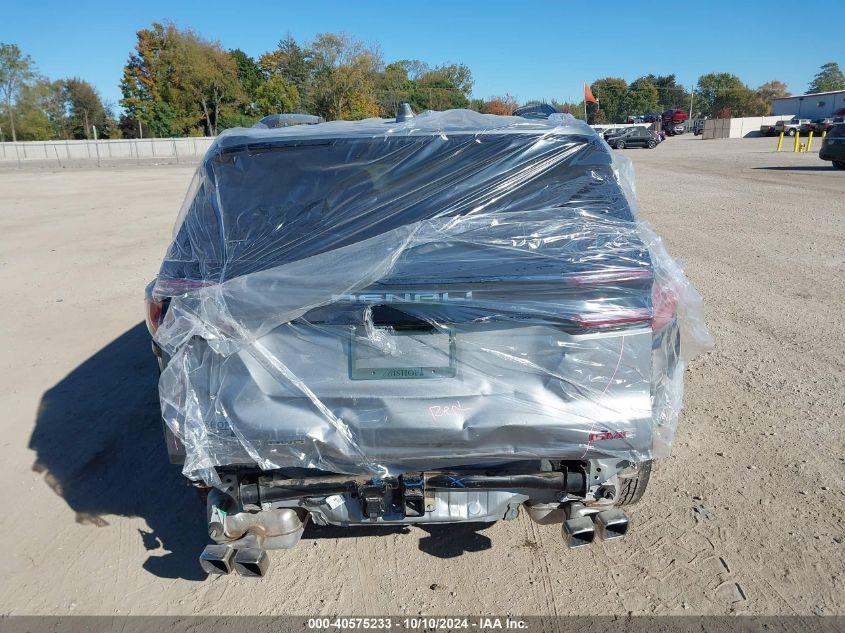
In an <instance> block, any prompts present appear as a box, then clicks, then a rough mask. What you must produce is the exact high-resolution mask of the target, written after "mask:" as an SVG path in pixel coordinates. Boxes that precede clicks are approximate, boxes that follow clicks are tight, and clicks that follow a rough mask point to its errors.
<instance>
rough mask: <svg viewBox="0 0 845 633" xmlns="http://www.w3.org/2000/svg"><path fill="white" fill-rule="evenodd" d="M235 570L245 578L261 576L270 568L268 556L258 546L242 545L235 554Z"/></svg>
mask: <svg viewBox="0 0 845 633" xmlns="http://www.w3.org/2000/svg"><path fill="white" fill-rule="evenodd" d="M234 563H235V571H236V572H238V573H239V574H240V575H241V576H246V577H247V578H261V577H262V576H264V575H265V574H266V573H267V570H268V569H269V568H270V557H269V556H268V555H267V551H266V550H264V549H261V548H260V547H244V548H243V549H239V550H238V553H237V554H235V561H234Z"/></svg>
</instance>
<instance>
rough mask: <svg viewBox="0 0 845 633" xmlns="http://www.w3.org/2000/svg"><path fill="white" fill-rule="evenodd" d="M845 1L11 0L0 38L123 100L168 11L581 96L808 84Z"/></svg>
mask: <svg viewBox="0 0 845 633" xmlns="http://www.w3.org/2000/svg"><path fill="white" fill-rule="evenodd" d="M842 2H843V0H837V1H832V0H817V1H812V0H809V1H805V2H795V1H794V0H791V1H790V2H779V1H773V0H770V1H767V2H742V1H739V2H737V0H733V1H729V2H723V1H721V0H710V1H709V2H707V3H706V5H702V4H701V3H689V2H686V3H685V2H680V3H673V2H662V3H657V4H655V5H652V6H653V7H654V8H653V10H644V8H645V7H646V6H647V3H645V4H644V3H641V2H630V1H628V2H619V3H616V2H613V1H610V2H604V3H595V2H577V1H576V2H544V3H539V2H538V3H528V2H518V1H514V0H509V1H507V2H499V1H497V0H488V1H486V2H458V1H455V2H432V3H425V2H417V3H413V2H407V1H404V2H403V1H399V2H391V1H381V2H377V3H376V2H317V1H314V0H312V1H309V2H302V1H299V2H265V3H249V6H251V7H262V8H261V9H260V10H258V9H248V8H247V5H246V3H244V4H240V3H237V2H225V3H222V2H221V3H216V2H214V1H212V0H207V1H206V2H194V1H185V2H179V1H176V2H174V1H172V0H171V1H170V2H165V1H164V0H147V1H146V2H144V1H141V2H132V3H123V2H114V1H111V2H93V1H85V0H80V1H77V2H54V1H52V0H45V1H35V2H28V3H27V2H15V3H4V4H6V6H5V7H4V8H3V9H2V20H0V42H14V43H17V44H18V45H19V46H20V47H21V48H22V49H23V50H24V51H25V52H26V53H28V54H30V55H31V56H32V57H33V59H34V60H35V61H36V63H37V65H38V68H39V70H40V71H41V72H42V73H43V74H45V75H47V76H48V77H50V78H51V79H58V78H61V77H68V76H79V77H82V78H83V79H87V80H88V81H90V82H92V83H93V84H94V85H95V86H96V87H97V88H98V89H99V91H100V92H101V94H102V95H103V97H104V98H105V99H107V100H109V101H111V102H113V103H115V104H116V103H117V101H118V100H119V98H120V90H119V87H118V83H119V81H120V76H121V72H122V68H123V65H124V63H125V62H126V58H127V56H128V54H129V52H130V51H131V50H132V48H133V47H134V45H135V32H136V31H137V30H138V29H140V28H144V27H146V26H148V25H149V24H150V23H151V22H153V21H162V20H171V21H173V22H175V23H176V24H177V25H179V26H181V27H184V26H190V27H192V28H194V29H195V30H197V31H199V32H200V33H201V34H202V35H204V36H205V37H207V38H209V39H217V40H219V41H220V42H221V43H222V44H223V46H225V47H226V48H241V49H243V50H244V51H246V52H247V53H249V54H250V55H254V56H257V55H259V54H260V53H262V52H265V51H268V50H271V49H272V48H274V47H275V45H276V43H277V42H278V40H279V39H280V38H281V37H283V36H284V35H285V33H287V32H288V31H289V32H291V33H292V34H293V35H294V36H295V37H296V38H297V39H300V40H302V39H310V38H312V37H313V36H314V35H315V34H317V33H321V32H325V31H346V32H347V33H350V34H351V35H354V36H356V37H358V38H360V39H362V40H364V41H367V42H374V43H378V44H380V46H381V50H382V52H383V55H384V58H385V60H386V61H388V62H389V61H392V60H395V59H405V58H416V59H422V60H424V61H426V62H429V63H431V64H438V63H442V62H448V61H455V62H457V61H461V62H464V63H466V64H468V65H469V67H470V68H471V69H472V72H473V75H474V77H475V89H474V94H475V96H478V97H488V96H490V95H493V94H502V93H505V92H509V93H511V94H513V95H514V96H516V97H517V98H518V99H519V100H521V101H525V100H528V99H542V98H545V99H552V98H557V99H568V98H573V99H580V90H581V84H582V83H583V82H584V81H592V80H593V79H597V78H599V77H605V76H613V77H622V78H624V79H626V80H628V81H631V80H633V79H635V78H636V77H638V76H640V75H643V74H647V73H649V72H652V73H655V74H668V73H675V74H676V75H677V76H678V79H679V80H680V81H681V82H682V83H683V84H685V85H687V86H689V85H691V84H693V83H695V81H696V80H697V78H698V76H699V75H700V74H702V73H706V72H712V71H726V72H731V73H734V74H736V75H738V76H739V77H740V78H741V79H742V80H743V81H745V82H746V83H748V84H749V85H750V86H752V87H756V86H757V85H759V84H761V83H763V82H765V81H768V80H770V79H779V80H781V81H784V82H786V83H787V85H788V86H789V88H790V90H791V91H792V92H793V93H801V92H804V90H806V87H807V84H808V83H809V82H810V81H811V80H812V78H813V76H814V75H815V74H816V72H817V71H818V69H819V66H821V65H822V64H823V63H825V62H828V61H837V62H839V64H840V65H842V66H843V67H845V34H843V30H842V28H843V22H842V9H843V5H842ZM705 6H706V8H705ZM660 7H674V8H677V10H673V11H670V12H669V13H661V12H660V11H659V10H658V9H659V8H660ZM690 15H693V16H694V19H693V20H692V21H691V22H689V23H687V24H684V23H683V18H685V17H687V16H690ZM802 16H804V17H802ZM828 18H829V19H828Z"/></svg>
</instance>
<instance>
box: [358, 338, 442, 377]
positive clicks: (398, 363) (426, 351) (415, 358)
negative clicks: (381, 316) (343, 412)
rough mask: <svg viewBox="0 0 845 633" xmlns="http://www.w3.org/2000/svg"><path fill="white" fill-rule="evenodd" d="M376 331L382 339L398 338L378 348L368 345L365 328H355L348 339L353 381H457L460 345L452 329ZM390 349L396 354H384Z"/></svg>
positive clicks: (386, 341)
mask: <svg viewBox="0 0 845 633" xmlns="http://www.w3.org/2000/svg"><path fill="white" fill-rule="evenodd" d="M376 329H377V330H379V336H384V337H395V338H393V339H392V340H391V339H390V338H385V339H383V340H382V341H380V343H381V344H380V345H377V344H374V343H371V342H369V339H368V338H367V336H366V333H365V329H364V328H363V327H361V326H352V328H351V332H350V337H349V378H350V379H352V380H425V379H432V378H454V377H455V376H456V375H457V373H458V370H457V366H458V361H457V342H456V340H455V332H454V330H453V329H451V328H446V329H435V330H420V329H413V330H406V329H401V330H399V329H392V328H376ZM387 347H389V348H391V349H393V350H394V352H395V353H394V354H389V353H387V352H384V351H383V350H384V349H385V348H387ZM420 361H421V362H420Z"/></svg>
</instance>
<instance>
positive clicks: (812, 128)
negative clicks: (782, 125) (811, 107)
mask: <svg viewBox="0 0 845 633" xmlns="http://www.w3.org/2000/svg"><path fill="white" fill-rule="evenodd" d="M798 129H799V130H800V131H801V134H809V133H810V132H813V133H814V134H815V133H816V132H817V131H818V121H805V122H804V123H802V124H801V126H800V127H799V128H798Z"/></svg>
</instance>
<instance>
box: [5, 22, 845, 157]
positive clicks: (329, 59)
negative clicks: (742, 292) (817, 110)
mask: <svg viewBox="0 0 845 633" xmlns="http://www.w3.org/2000/svg"><path fill="white" fill-rule="evenodd" d="M590 88H591V90H592V92H593V94H594V95H595V96H596V97H597V99H598V103H597V104H594V103H585V102H584V101H576V102H567V101H566V100H560V101H557V100H552V103H553V104H554V105H556V106H557V107H559V108H560V109H561V110H562V111H564V112H571V113H572V114H573V115H575V116H577V117H579V118H584V117H585V115H586V117H587V119H588V120H589V122H590V123H605V122H607V123H618V122H623V121H624V119H625V117H626V116H628V115H635V114H645V113H647V112H659V111H662V110H666V109H670V108H671V109H681V110H684V111H688V110H689V109H690V106H691V104H692V110H693V113H694V116H697V117H699V116H708V117H731V116H733V117H740V116H759V115H764V114H768V113H769V112H770V111H771V100H772V99H773V98H777V97H782V96H787V95H788V94H789V92H788V88H787V86H786V85H785V84H784V83H782V82H780V81H777V80H773V81H769V82H766V83H764V84H763V85H761V86H759V87H757V88H750V87H749V86H747V85H746V84H745V83H743V82H742V81H741V80H740V79H739V78H738V77H737V76H735V75H732V74H730V73H709V74H706V75H702V76H701V77H699V79H698V83H697V84H696V86H695V87H694V89H693V90H692V93H691V92H690V91H689V90H688V89H687V88H685V87H684V86H682V85H680V84H679V83H678V82H677V80H676V77H675V75H665V76H658V75H644V76H642V77H640V78H638V79H636V80H634V81H632V82H631V83H630V84H629V83H627V82H626V81H625V80H624V79H620V78H615V77H605V78H603V79H598V80H596V81H594V82H592V84H591V86H590ZM839 89H845V76H843V74H842V71H841V70H840V68H839V66H838V65H837V64H836V63H835V62H830V63H828V64H825V65H824V66H822V68H821V70H820V72H819V74H818V75H817V76H816V77H815V79H814V80H813V82H812V83H811V84H810V88H809V90H808V92H823V91H828V90H839ZM120 90H121V95H122V97H121V99H120V101H119V106H120V108H121V112H120V113H119V115H118V114H117V113H116V112H115V106H114V105H112V104H108V103H105V102H104V101H103V99H102V98H101V96H100V94H99V93H98V91H97V90H96V88H95V87H94V86H92V85H91V84H90V83H89V82H87V81H85V80H84V79H82V78H79V77H72V78H66V79H59V80H50V79H48V78H46V77H44V76H42V75H41V74H40V73H38V71H37V68H36V66H35V63H34V61H33V60H32V59H31V58H30V57H29V56H28V55H26V54H24V53H23V52H22V51H21V50H20V49H19V48H18V46H16V45H15V44H3V43H0V98H2V105H3V107H2V112H0V140H46V139H53V138H59V139H86V138H92V137H93V136H94V134H96V135H97V136H98V137H100V138H106V137H108V138H136V137H138V136H144V137H149V136H156V137H168V136H202V135H207V136H214V135H216V134H218V133H219V132H220V131H222V130H224V129H227V128H231V127H238V126H244V127H248V126H250V125H252V124H253V123H254V122H255V121H257V120H258V119H260V118H261V117H262V116H265V115H267V114H274V113H278V112H302V113H309V114H316V115H319V116H322V117H323V118H325V119H326V120H335V119H346V120H353V119H362V118H368V117H375V116H382V117H390V116H393V114H394V113H395V111H396V108H397V107H398V105H399V104H400V103H402V102H408V103H410V104H411V106H412V107H413V108H414V110H415V111H417V112H419V111H422V110H444V109H449V108H470V109H473V110H477V111H480V112H486V113H491V114H510V113H512V112H513V111H514V109H515V108H517V107H518V106H519V105H520V104H519V103H518V102H517V100H516V99H515V98H514V97H512V96H510V95H508V94H505V95H503V96H493V97H490V98H488V99H478V98H473V96H472V90H473V77H472V73H471V71H470V69H469V68H468V67H467V66H466V65H465V64H461V63H443V64H441V65H437V66H431V65H429V64H427V63H425V62H422V61H420V60H414V59H403V60H398V61H392V62H389V63H385V61H384V59H383V56H382V54H381V51H380V49H379V47H378V46H377V45H374V44H367V43H365V42H362V41H360V40H358V39H356V38H354V37H352V36H350V35H348V34H345V33H340V34H338V33H323V34H320V35H317V36H316V37H315V38H314V39H312V40H310V41H298V40H296V39H295V38H294V37H292V36H291V35H287V36H286V37H284V38H282V39H281V40H280V41H279V42H278V44H277V46H276V47H275V48H274V49H273V50H271V51H268V52H266V53H264V54H262V55H259V56H258V57H257V58H253V57H251V56H250V55H248V54H246V53H245V52H244V51H242V50H240V49H231V50H226V49H224V48H223V47H222V46H221V44H220V43H219V42H217V41H214V40H208V39H206V38H204V37H203V36H201V35H200V34H199V33H197V32H195V31H193V30H192V29H189V28H186V29H180V28H178V27H177V26H176V25H174V24H172V23H153V24H152V25H151V26H150V28H147V29H141V30H140V31H138V32H137V39H136V43H135V47H134V49H133V50H132V51H131V52H130V53H129V56H128V59H127V62H126V65H125V67H124V69H123V75H122V79H121V82H120ZM529 103H533V102H529ZM585 106H586V112H585ZM95 130H96V132H95Z"/></svg>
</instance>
